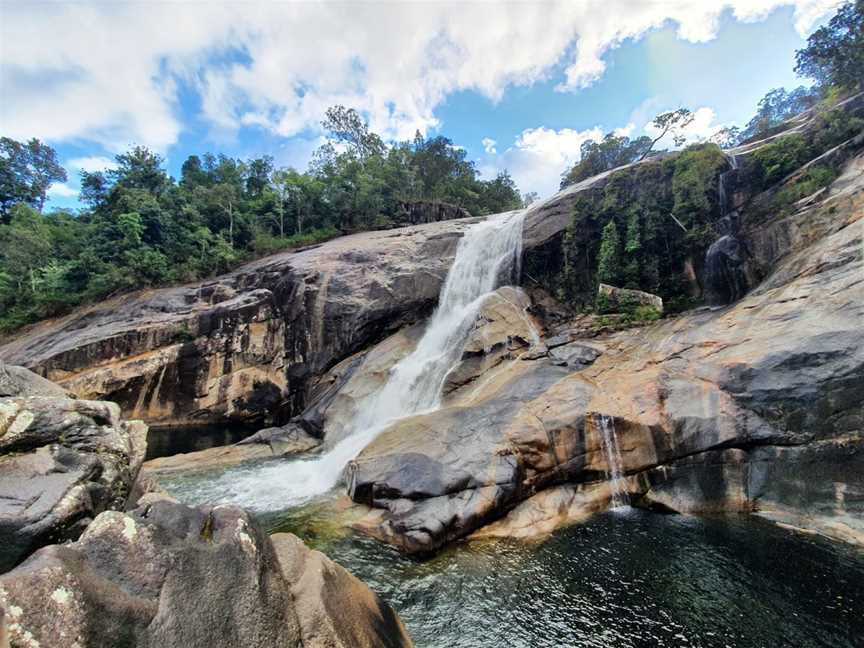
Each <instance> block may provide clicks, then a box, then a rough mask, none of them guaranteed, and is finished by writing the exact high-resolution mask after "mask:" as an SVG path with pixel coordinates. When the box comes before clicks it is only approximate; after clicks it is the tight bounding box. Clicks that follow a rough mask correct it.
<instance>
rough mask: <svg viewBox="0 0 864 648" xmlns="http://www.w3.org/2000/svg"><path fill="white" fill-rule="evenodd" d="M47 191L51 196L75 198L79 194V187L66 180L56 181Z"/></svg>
mask: <svg viewBox="0 0 864 648" xmlns="http://www.w3.org/2000/svg"><path fill="white" fill-rule="evenodd" d="M47 193H48V197H49V198H75V197H77V196H78V189H77V188H76V187H70V186H69V185H68V184H67V183H64V182H55V183H54V184H52V185H51V186H50V187H48V192H47Z"/></svg>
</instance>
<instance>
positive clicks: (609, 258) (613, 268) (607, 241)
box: [597, 220, 621, 284]
mask: <svg viewBox="0 0 864 648" xmlns="http://www.w3.org/2000/svg"><path fill="white" fill-rule="evenodd" d="M620 248H621V243H620V241H619V240H618V227H617V226H616V225H615V221H614V220H610V221H609V222H608V223H606V225H605V227H604V228H603V235H602V237H601V239H600V252H599V254H598V256H597V281H599V282H601V283H607V284H614V283H616V282H617V280H618V275H619V273H620V272H621V250H620Z"/></svg>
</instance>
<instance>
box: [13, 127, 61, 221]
mask: <svg viewBox="0 0 864 648" xmlns="http://www.w3.org/2000/svg"><path fill="white" fill-rule="evenodd" d="M55 182H66V170H65V169H64V168H63V167H62V166H60V163H59V162H58V161H57V152H56V151H55V150H54V149H53V148H51V147H50V146H48V145H47V144H43V143H42V142H40V141H39V140H38V139H36V138H33V139H31V140H30V141H28V142H26V143H22V142H18V141H16V140H14V139H11V138H9V137H3V138H0V218H2V220H3V221H4V222H5V221H6V220H8V217H9V213H10V210H11V208H12V206H13V205H15V204H17V203H24V204H26V205H30V206H31V207H34V208H36V209H37V210H39V211H40V212H41V211H42V209H43V208H44V206H45V199H46V197H47V195H48V189H49V188H50V187H51V185H52V184H54V183H55Z"/></svg>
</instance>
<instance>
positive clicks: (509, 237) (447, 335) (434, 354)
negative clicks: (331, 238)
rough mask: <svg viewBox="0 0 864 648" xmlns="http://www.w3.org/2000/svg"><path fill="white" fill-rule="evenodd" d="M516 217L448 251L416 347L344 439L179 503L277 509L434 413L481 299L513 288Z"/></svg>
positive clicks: (242, 470)
mask: <svg viewBox="0 0 864 648" xmlns="http://www.w3.org/2000/svg"><path fill="white" fill-rule="evenodd" d="M523 218H524V212H522V211H517V212H508V213H505V214H499V215H496V216H493V217H490V218H489V219H487V220H485V221H482V222H480V223H477V224H475V225H473V226H471V227H470V228H469V229H468V230H467V231H466V232H465V235H464V236H463V237H462V239H461V240H460V241H459V245H458V247H457V250H456V257H455V259H454V260H453V265H452V266H451V267H450V271H449V272H448V274H447V278H446V280H445V282H444V286H443V287H442V289H441V294H440V296H439V299H438V307H437V309H436V310H435V312H434V313H433V315H432V317H431V318H430V320H429V322H428V324H427V325H426V329H425V332H424V333H423V336H422V337H421V338H420V340H419V342H418V343H417V346H416V348H415V349H414V351H413V352H412V353H410V354H409V355H408V356H406V357H405V358H403V359H402V360H400V361H399V362H398V363H397V364H396V365H394V366H393V368H392V369H391V370H390V374H389V377H388V379H387V382H386V383H385V384H384V385H383V386H382V387H381V388H380V389H378V390H377V391H376V392H373V393H372V394H370V395H369V396H367V397H366V398H364V399H363V400H362V401H361V402H360V403H359V405H358V407H357V411H356V414H355V417H354V421H353V422H352V424H351V429H350V430H349V432H348V435H347V436H346V437H344V438H343V439H342V440H341V441H339V442H338V443H336V444H335V445H333V446H332V447H330V448H328V449H327V450H326V451H325V452H324V454H322V455H319V456H318V457H315V458H312V459H305V460H294V461H287V462H279V463H270V464H266V465H263V466H261V465H258V466H247V467H238V468H235V469H230V470H229V471H227V472H225V473H223V474H222V475H220V476H219V477H218V478H217V479H216V480H212V481H210V482H209V483H207V484H199V485H198V486H197V487H193V488H192V489H190V491H189V492H188V493H187V494H188V497H186V498H184V499H187V500H198V501H210V502H212V501H213V499H214V497H213V495H214V494H216V499H218V501H220V502H231V503H238V504H243V505H244V506H248V507H250V508H252V509H256V510H262V511H266V510H279V509H285V508H288V507H289V506H291V505H296V504H299V503H301V502H303V501H305V500H308V499H310V498H311V497H314V496H316V495H320V494H323V493H326V492H327V491H329V490H331V489H332V488H333V487H334V486H336V484H337V483H338V482H339V479H340V478H341V476H342V471H343V469H344V468H345V466H346V465H347V464H348V462H349V461H351V460H352V459H354V458H355V457H356V456H357V455H358V454H359V453H360V452H361V451H362V450H363V448H365V447H366V446H367V445H369V443H371V442H372V441H373V440H374V439H375V437H377V436H378V434H379V433H381V432H382V431H383V430H384V429H385V428H386V427H387V426H388V425H390V424H391V423H393V422H394V421H396V420H398V419H401V418H404V417H406V416H412V415H414V414H420V413H422V412H428V411H432V410H434V409H436V408H438V407H439V406H440V403H441V392H442V389H443V385H444V381H445V379H446V377H447V373H448V372H449V371H450V369H451V368H452V367H453V365H454V364H455V363H456V362H457V361H458V360H459V358H460V357H461V355H462V348H463V346H464V344H465V339H466V337H467V335H468V333H469V331H470V329H471V326H472V325H473V324H474V321H475V319H476V317H477V313H478V311H479V309H480V307H481V306H482V304H483V302H484V300H485V299H486V298H487V297H488V295H489V293H491V292H492V291H494V290H495V289H496V288H498V287H499V286H501V285H505V284H509V283H516V282H517V281H518V278H519V271H520V261H521V257H522V221H523Z"/></svg>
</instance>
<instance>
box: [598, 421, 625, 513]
mask: <svg viewBox="0 0 864 648" xmlns="http://www.w3.org/2000/svg"><path fill="white" fill-rule="evenodd" d="M597 426H598V427H599V428H600V438H601V439H602V441H603V452H604V453H605V454H606V465H607V466H608V467H609V485H610V487H611V490H612V508H620V507H622V506H625V505H626V504H627V496H626V493H625V492H624V484H623V483H622V478H623V473H622V469H621V464H622V461H621V448H620V447H619V445H618V436H617V435H616V434H615V420H614V419H613V418H612V417H611V416H607V415H606V414H598V415H597Z"/></svg>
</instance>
